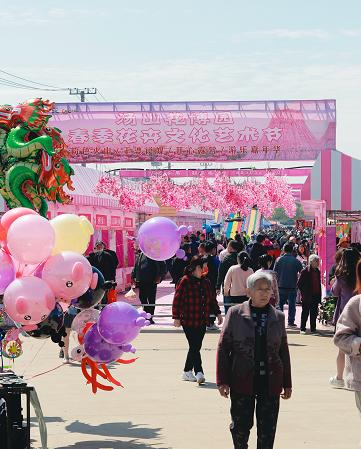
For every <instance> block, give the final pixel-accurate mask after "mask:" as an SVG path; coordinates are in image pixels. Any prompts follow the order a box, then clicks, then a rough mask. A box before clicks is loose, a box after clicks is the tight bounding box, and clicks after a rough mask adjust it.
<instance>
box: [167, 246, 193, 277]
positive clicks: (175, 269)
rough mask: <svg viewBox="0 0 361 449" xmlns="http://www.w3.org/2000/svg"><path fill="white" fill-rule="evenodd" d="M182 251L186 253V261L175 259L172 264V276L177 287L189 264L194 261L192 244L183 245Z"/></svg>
mask: <svg viewBox="0 0 361 449" xmlns="http://www.w3.org/2000/svg"><path fill="white" fill-rule="evenodd" d="M182 249H183V250H184V252H185V253H186V255H185V258H184V259H185V260H184V259H179V258H178V257H175V258H174V259H173V264H172V271H171V274H172V278H173V282H174V283H175V285H177V284H178V282H179V281H180V280H181V279H182V277H183V276H184V270H185V268H186V267H187V266H188V265H189V263H190V261H191V259H192V252H191V246H190V244H189V243H184V244H183V245H182Z"/></svg>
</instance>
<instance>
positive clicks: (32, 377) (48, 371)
mask: <svg viewBox="0 0 361 449" xmlns="http://www.w3.org/2000/svg"><path fill="white" fill-rule="evenodd" d="M62 366H64V363H62V364H60V365H58V366H56V367H55V368H52V369H49V370H47V371H43V372H42V373H38V374H34V376H30V377H27V378H26V379H25V380H30V379H34V378H35V377H39V376H42V375H43V374H47V373H51V372H52V371H55V370H57V369H59V368H61V367H62Z"/></svg>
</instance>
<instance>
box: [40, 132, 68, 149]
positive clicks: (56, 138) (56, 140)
mask: <svg viewBox="0 0 361 449" xmlns="http://www.w3.org/2000/svg"><path fill="white" fill-rule="evenodd" d="M42 135H46V136H49V137H51V139H52V141H53V148H54V150H55V151H56V152H58V151H61V150H63V151H65V150H66V145H65V142H64V139H63V138H62V136H61V130H60V129H59V128H55V127H54V128H53V127H52V126H49V125H47V126H45V128H43V129H42ZM65 153H66V151H65ZM66 155H67V154H66Z"/></svg>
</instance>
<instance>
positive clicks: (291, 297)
mask: <svg viewBox="0 0 361 449" xmlns="http://www.w3.org/2000/svg"><path fill="white" fill-rule="evenodd" d="M279 291H280V303H279V309H280V310H282V312H283V306H284V305H285V304H286V303H287V302H288V324H289V325H290V324H294V323H295V317H296V297H297V290H296V289H295V288H280V289H279Z"/></svg>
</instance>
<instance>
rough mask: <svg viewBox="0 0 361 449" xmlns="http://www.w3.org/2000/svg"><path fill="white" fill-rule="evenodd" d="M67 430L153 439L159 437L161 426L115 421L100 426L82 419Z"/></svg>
mask: <svg viewBox="0 0 361 449" xmlns="http://www.w3.org/2000/svg"><path fill="white" fill-rule="evenodd" d="M65 430H66V431H67V432H74V433H82V434H87V435H100V436H105V437H119V438H139V439H146V440H147V439H152V438H158V437H159V432H160V430H161V429H160V428H158V429H154V428H149V427H141V426H140V425H137V424H133V423H131V422H130V421H128V422H114V423H104V424H100V425H98V426H92V425H91V424H86V423H83V422H80V421H74V422H73V423H71V424H69V425H67V426H66V427H65Z"/></svg>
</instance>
